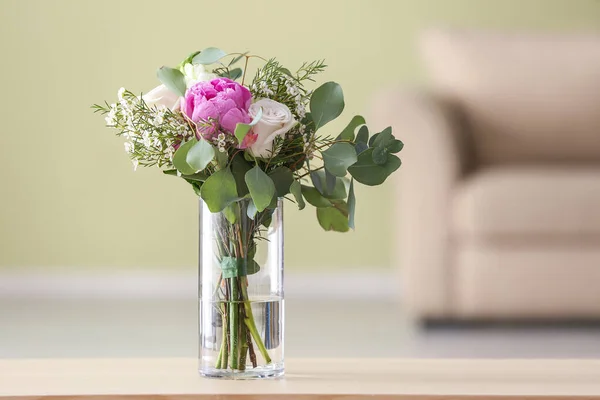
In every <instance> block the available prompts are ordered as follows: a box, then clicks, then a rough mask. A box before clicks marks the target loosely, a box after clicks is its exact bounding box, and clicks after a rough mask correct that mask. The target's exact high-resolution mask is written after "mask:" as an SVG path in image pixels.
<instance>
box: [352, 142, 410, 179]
mask: <svg viewBox="0 0 600 400" xmlns="http://www.w3.org/2000/svg"><path fill="white" fill-rule="evenodd" d="M373 151H374V148H372V147H371V148H369V149H367V150H365V151H363V152H362V153H360V154H359V155H358V161H357V162H356V163H355V164H354V165H352V166H350V167H349V168H348V172H350V175H352V177H353V178H354V179H355V180H356V181H358V182H360V183H362V184H364V185H368V186H376V185H381V184H382V183H383V182H384V181H385V180H386V179H387V177H388V176H390V174H392V173H393V172H394V171H396V170H397V169H398V168H400V165H401V164H402V163H401V162H400V159H399V158H398V157H396V156H395V155H392V154H390V155H388V157H387V161H386V162H385V163H384V164H377V163H376V162H375V161H374V160H373Z"/></svg>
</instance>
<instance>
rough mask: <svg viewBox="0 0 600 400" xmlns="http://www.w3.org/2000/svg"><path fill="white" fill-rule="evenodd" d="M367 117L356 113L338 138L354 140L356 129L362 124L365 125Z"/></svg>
mask: <svg viewBox="0 0 600 400" xmlns="http://www.w3.org/2000/svg"><path fill="white" fill-rule="evenodd" d="M365 123H366V122H365V119H364V118H363V117H362V116H360V115H355V116H354V118H352V120H351V121H350V123H348V125H347V126H346V127H345V128H344V130H343V131H342V133H340V135H339V136H338V137H337V139H338V140H349V141H354V131H355V130H356V128H358V127H359V126H360V125H364V124H365Z"/></svg>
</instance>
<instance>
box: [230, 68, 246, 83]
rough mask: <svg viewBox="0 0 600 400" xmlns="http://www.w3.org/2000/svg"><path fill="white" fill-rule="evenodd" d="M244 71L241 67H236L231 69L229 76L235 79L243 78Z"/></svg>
mask: <svg viewBox="0 0 600 400" xmlns="http://www.w3.org/2000/svg"><path fill="white" fill-rule="evenodd" d="M243 72H244V71H242V69H241V68H234V69H232V70H230V71H229V76H228V78H229V79H231V80H233V81H235V80H236V79H239V78H241V76H242V75H243Z"/></svg>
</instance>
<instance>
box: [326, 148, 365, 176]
mask: <svg viewBox="0 0 600 400" xmlns="http://www.w3.org/2000/svg"><path fill="white" fill-rule="evenodd" d="M321 154H323V162H324V163H325V168H326V169H327V170H328V171H329V172H331V173H332V174H333V175H335V176H345V175H346V171H347V170H348V167H349V166H351V165H352V164H354V163H355V162H356V161H357V160H358V159H357V157H356V151H355V150H354V146H352V145H351V144H350V143H334V144H333V145H332V146H331V147H330V148H328V149H327V150H325V151H323V152H321Z"/></svg>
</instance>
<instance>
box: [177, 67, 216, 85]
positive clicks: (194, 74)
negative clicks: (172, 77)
mask: <svg viewBox="0 0 600 400" xmlns="http://www.w3.org/2000/svg"><path fill="white" fill-rule="evenodd" d="M182 72H183V76H184V77H185V86H186V87H188V88H189V87H191V86H192V85H193V84H194V83H198V82H204V81H211V80H213V79H215V78H216V77H217V75H216V74H212V73H209V72H206V69H205V68H204V65H202V64H189V63H188V64H185V65H184V66H183V71H182Z"/></svg>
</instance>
